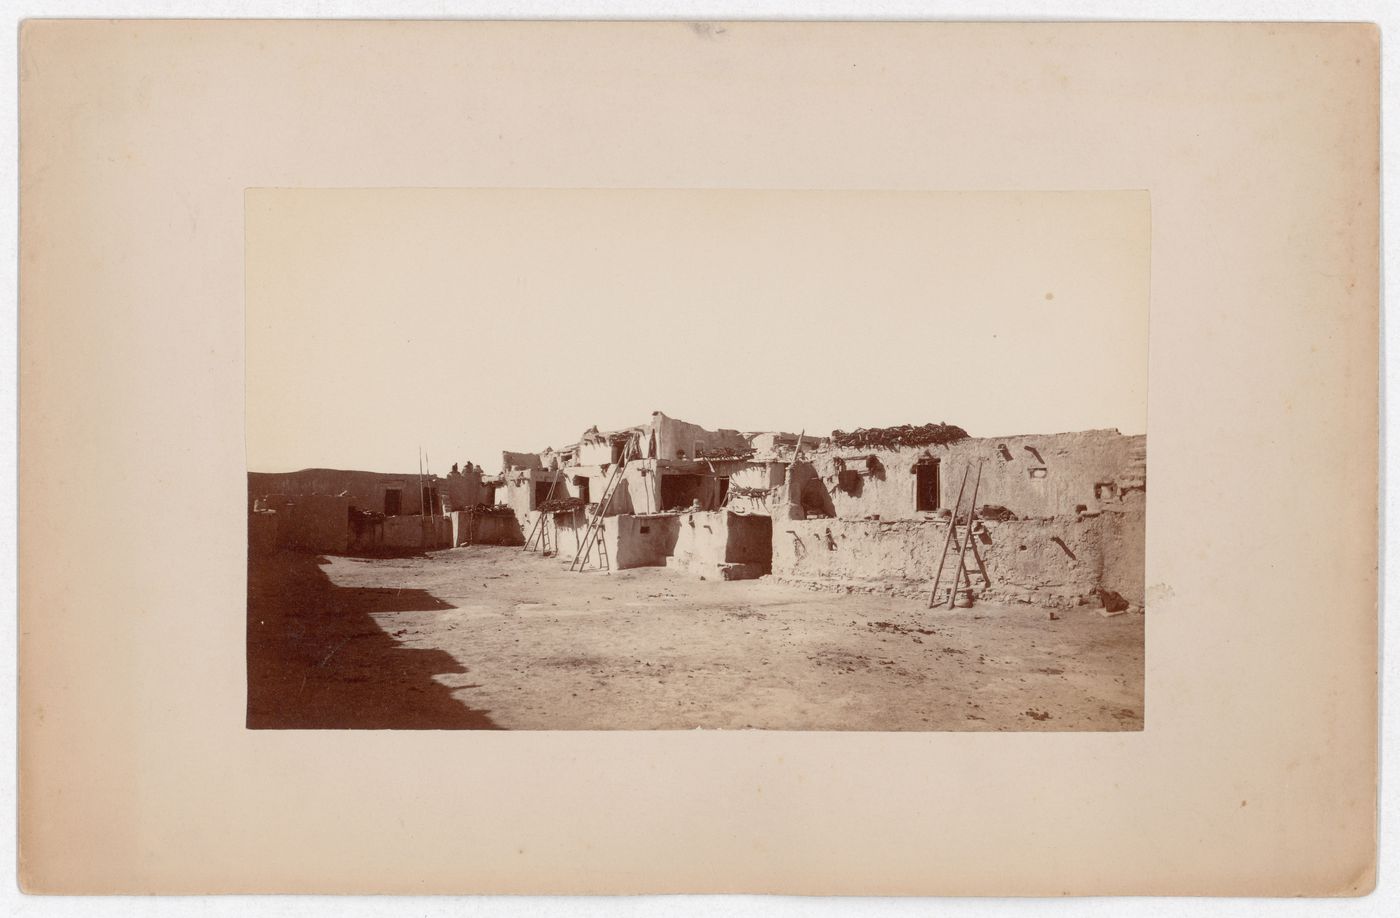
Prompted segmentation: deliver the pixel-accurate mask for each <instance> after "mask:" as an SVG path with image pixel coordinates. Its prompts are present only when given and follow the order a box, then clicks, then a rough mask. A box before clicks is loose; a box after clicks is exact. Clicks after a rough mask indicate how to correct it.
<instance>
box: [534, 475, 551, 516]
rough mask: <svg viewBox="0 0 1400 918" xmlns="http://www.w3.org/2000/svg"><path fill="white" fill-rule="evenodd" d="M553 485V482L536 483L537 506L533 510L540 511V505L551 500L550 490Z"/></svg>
mask: <svg viewBox="0 0 1400 918" xmlns="http://www.w3.org/2000/svg"><path fill="white" fill-rule="evenodd" d="M553 484H554V482H552V481H537V482H535V506H534V508H533V509H536V510H538V509H539V506H540V504H542V503H544V502H545V501H547V500H549V489H550V487H551V486H552V485H553Z"/></svg>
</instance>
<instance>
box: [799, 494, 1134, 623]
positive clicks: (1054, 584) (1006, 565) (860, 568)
mask: <svg viewBox="0 0 1400 918" xmlns="http://www.w3.org/2000/svg"><path fill="white" fill-rule="evenodd" d="M1144 532H1145V517H1144V515H1143V513H1142V512H1141V509H1140V508H1132V507H1130V508H1126V509H1123V510H1119V511H1113V512H1107V511H1106V512H1104V513H1102V514H1101V515H1099V516H1097V517H1085V518H1082V519H1058V520H1008V521H1005V522H983V523H981V524H979V529H978V535H977V542H976V546H977V550H978V552H979V553H980V554H981V557H982V560H983V562H984V563H985V564H986V566H987V572H988V574H989V575H990V579H991V587H990V588H989V589H988V590H987V591H986V592H985V594H983V595H985V596H986V597H987V598H989V599H993V600H1003V601H1019V602H1029V603H1034V604H1037V605H1048V606H1063V605H1069V604H1073V603H1075V602H1076V601H1078V600H1079V599H1080V598H1083V597H1089V596H1091V595H1092V594H1093V592H1094V590H1095V589H1096V588H1104V589H1109V590H1114V591H1116V592H1118V593H1121V594H1122V595H1123V596H1124V597H1125V598H1126V599H1127V600H1128V601H1129V602H1133V603H1137V604H1139V605H1141V604H1142V602H1143V593H1144V584H1143V563H1144V545H1145V542H1144V538H1143V536H1144ZM946 538H947V524H946V522H943V521H936V520H904V521H879V520H840V519H814V520H777V521H775V525H774V533H773V575H774V576H775V577H778V578H779V579H783V580H789V581H796V582H804V583H808V584H812V585H819V586H820V585H825V586H833V587H838V588H846V589H857V590H870V591H892V592H900V593H911V594H913V593H926V591H927V590H928V589H929V588H931V587H932V585H933V578H934V574H935V573H936V571H937V569H938V561H939V556H940V554H941V553H942V551H943V545H944V542H945V541H946ZM952 554H953V553H952V552H951V551H950V552H949V556H950V557H949V560H948V563H947V566H946V567H945V571H946V573H945V578H950V577H951V575H952V571H953V570H954V569H955V566H956V558H954V557H953V556H952ZM974 567H975V561H974V559H973V558H972V553H971V551H969V552H968V568H969V570H971V569H973V568H974ZM872 571H878V572H879V574H878V576H874V577H872V576H870V572H872ZM979 582H980V581H979Z"/></svg>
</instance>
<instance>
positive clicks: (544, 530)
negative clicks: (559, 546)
mask: <svg viewBox="0 0 1400 918" xmlns="http://www.w3.org/2000/svg"><path fill="white" fill-rule="evenodd" d="M562 477H563V475H562V474H561V473H559V472H557V471H556V472H555V473H554V480H553V481H551V482H550V483H549V493H548V494H546V495H545V496H544V502H545V503H546V504H547V503H549V502H550V501H552V500H554V489H555V488H557V487H559V479H560V478H562ZM548 515H549V511H548V510H541V511H540V512H539V514H538V515H537V516H536V517H535V525H534V526H533V527H531V529H530V537H529V538H527V539H526V540H525V550H526V551H534V550H535V549H536V548H538V549H539V550H540V554H541V555H542V556H544V557H546V558H548V557H549V556H550V554H552V553H553V550H552V549H551V548H550V547H549V524H548V523H546V522H545V521H544V518H545V517H546V516H548ZM536 536H539V538H538V540H537V539H536ZM556 541H557V540H556Z"/></svg>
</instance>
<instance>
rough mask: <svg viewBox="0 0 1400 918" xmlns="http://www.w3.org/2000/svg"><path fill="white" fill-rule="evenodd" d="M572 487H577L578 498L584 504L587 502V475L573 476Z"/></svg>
mask: <svg viewBox="0 0 1400 918" xmlns="http://www.w3.org/2000/svg"><path fill="white" fill-rule="evenodd" d="M574 487H575V488H577V489H578V499H579V500H581V501H583V502H584V503H585V504H586V503H588V476H586V475H578V476H576V477H575V478H574Z"/></svg>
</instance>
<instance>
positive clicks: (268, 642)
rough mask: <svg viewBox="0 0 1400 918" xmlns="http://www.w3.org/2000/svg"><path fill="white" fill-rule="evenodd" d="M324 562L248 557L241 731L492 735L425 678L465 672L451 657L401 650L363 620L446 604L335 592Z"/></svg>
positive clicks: (482, 718) (408, 593)
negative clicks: (245, 725) (245, 676)
mask: <svg viewBox="0 0 1400 918" xmlns="http://www.w3.org/2000/svg"><path fill="white" fill-rule="evenodd" d="M324 560H325V559H323V558H318V557H317V556H315V555H311V554H303V553H299V552H288V551H283V552H277V553H275V554H272V555H266V556H261V557H250V558H249V560H248V720H247V723H248V727H249V728H251V729H276V728H284V729H286V728H290V729H302V730H308V729H359V730H494V729H500V728H499V727H497V726H496V724H495V723H493V722H492V720H491V718H490V717H488V716H487V712H485V711H477V710H474V709H472V708H469V707H467V706H466V705H464V704H462V703H461V702H460V701H457V700H456V699H454V698H453V697H452V690H451V689H449V688H448V687H447V686H445V685H442V684H441V683H439V682H436V681H435V680H434V679H433V677H434V676H436V675H439V674H442V673H463V672H466V670H465V669H463V668H462V666H461V664H459V663H458V662H457V661H456V660H455V659H454V658H453V657H452V656H451V655H450V654H447V653H444V652H443V651H440V650H415V649H412V648H408V647H404V646H403V645H402V644H400V643H399V642H397V641H395V640H394V639H393V637H392V636H390V635H388V634H386V633H385V632H384V630H383V629H381V628H380V627H379V625H378V624H377V623H376V622H375V620H374V619H373V618H371V617H370V616H371V613H375V612H432V611H436V610H441V609H448V608H451V606H449V605H448V604H447V603H444V602H442V601H441V600H439V599H437V598H436V597H434V596H433V595H432V594H431V593H429V592H427V591H426V590H386V589H355V588H346V587H338V586H336V585H335V584H333V583H332V582H331V580H330V578H329V577H327V576H326V574H325V572H324V571H322V570H321V566H320V564H321V563H324Z"/></svg>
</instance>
